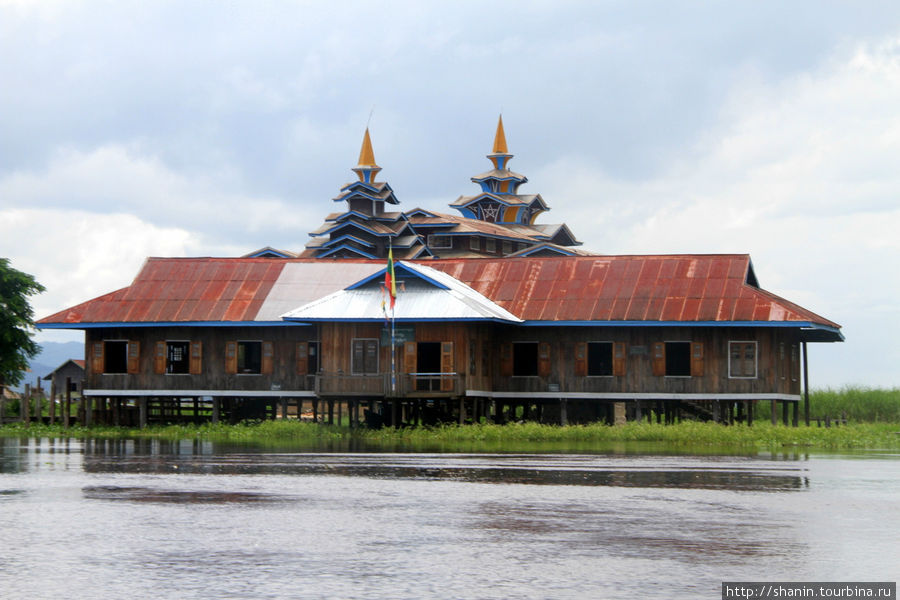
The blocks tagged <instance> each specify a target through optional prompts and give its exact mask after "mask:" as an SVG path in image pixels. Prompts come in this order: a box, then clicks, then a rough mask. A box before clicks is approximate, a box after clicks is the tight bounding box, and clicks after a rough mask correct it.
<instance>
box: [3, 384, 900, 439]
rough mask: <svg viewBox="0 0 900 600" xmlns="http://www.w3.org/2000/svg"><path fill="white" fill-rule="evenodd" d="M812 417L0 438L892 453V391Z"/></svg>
mask: <svg viewBox="0 0 900 600" xmlns="http://www.w3.org/2000/svg"><path fill="white" fill-rule="evenodd" d="M810 403H811V406H812V410H811V414H812V416H813V418H815V417H824V416H825V415H829V416H831V417H833V418H836V417H839V416H841V414H842V413H845V414H846V415H847V418H848V420H849V423H850V424H849V425H847V426H841V427H831V428H825V427H816V425H815V422H813V425H812V426H811V427H805V426H801V427H797V428H793V427H784V426H781V425H778V426H775V427H772V426H771V425H770V424H769V413H768V407H769V405H768V403H767V402H760V403H758V406H757V411H756V416H757V420H756V422H755V424H754V425H753V427H747V426H745V425H735V426H730V427H726V426H724V425H718V424H715V423H699V422H693V421H685V422H681V423H678V424H676V425H668V426H667V425H657V424H651V423H647V422H642V423H628V424H626V425H625V426H622V427H609V426H607V425H601V424H593V425H570V426H567V427H558V426H553V425H541V424H538V423H521V424H510V425H490V424H482V425H468V426H457V425H446V426H442V427H433V428H429V427H420V428H407V429H380V430H366V429H358V430H351V429H349V428H347V427H341V426H326V425H317V424H314V423H305V422H303V423H301V422H297V421H293V420H288V421H264V422H261V423H243V424H239V425H222V424H218V425H213V424H206V425H200V426H193V425H170V426H161V427H150V428H147V429H143V430H142V429H129V428H117V427H102V426H98V427H91V428H83V427H73V428H71V429H64V428H62V426H60V425H55V426H46V425H38V424H36V423H32V424H30V425H24V424H21V423H15V424H9V425H5V426H2V427H0V436H28V437H57V438H63V437H71V438H98V439H102V438H156V439H166V440H184V439H201V440H209V441H213V442H222V443H236V444H256V445H266V446H272V447H274V446H296V447H299V446H306V447H325V446H328V445H332V446H333V447H350V446H353V447H363V446H364V447H367V448H372V449H379V448H382V449H390V450H404V449H409V450H429V449H431V450H443V451H478V450H508V451H513V450H514V451H527V450H529V449H555V450H566V449H573V450H590V449H592V448H601V447H605V446H609V445H610V444H619V445H621V444H626V445H628V444H632V445H637V444H645V443H649V444H663V445H666V446H667V447H678V448H702V449H707V450H708V449H713V448H722V449H727V448H735V449H743V450H746V449H754V448H758V449H777V448H786V447H797V448H821V449H852V448H878V449H897V448H900V389H897V388H894V389H877V388H866V387H859V386H856V387H844V388H840V389H824V390H815V391H813V393H811V394H810Z"/></svg>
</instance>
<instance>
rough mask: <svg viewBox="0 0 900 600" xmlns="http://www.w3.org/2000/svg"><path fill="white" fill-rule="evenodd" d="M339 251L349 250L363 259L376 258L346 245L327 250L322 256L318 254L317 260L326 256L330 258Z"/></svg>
mask: <svg viewBox="0 0 900 600" xmlns="http://www.w3.org/2000/svg"><path fill="white" fill-rule="evenodd" d="M341 250H350V251H352V252H355V253H356V254H359V255H360V256H362V257H364V258H378V257H377V256H375V255H374V254H369V253H368V252H363V251H362V250H360V249H359V248H355V247H353V246H349V245H347V244H341V245H340V246H337V247H336V248H331V249H329V250H328V252H323V253H322V254H320V255H319V258H324V257H326V256H330V255H332V254H334V253H335V252H339V251H341Z"/></svg>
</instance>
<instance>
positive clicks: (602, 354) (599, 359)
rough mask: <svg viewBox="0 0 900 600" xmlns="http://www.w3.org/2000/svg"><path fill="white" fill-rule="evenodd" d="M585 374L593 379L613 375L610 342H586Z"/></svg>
mask: <svg viewBox="0 0 900 600" xmlns="http://www.w3.org/2000/svg"><path fill="white" fill-rule="evenodd" d="M587 374H588V375H590V376H593V377H608V376H611V375H612V374H613V345H612V342H588V345H587Z"/></svg>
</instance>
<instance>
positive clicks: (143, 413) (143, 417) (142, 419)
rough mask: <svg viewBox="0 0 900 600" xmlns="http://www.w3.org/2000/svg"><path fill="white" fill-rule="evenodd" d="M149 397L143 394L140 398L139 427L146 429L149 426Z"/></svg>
mask: <svg viewBox="0 0 900 600" xmlns="http://www.w3.org/2000/svg"><path fill="white" fill-rule="evenodd" d="M147 402H148V400H147V397H146V396H141V397H140V398H139V399H138V427H140V428H141V429H144V428H146V427H147Z"/></svg>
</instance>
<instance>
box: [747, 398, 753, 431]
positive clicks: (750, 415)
mask: <svg viewBox="0 0 900 600" xmlns="http://www.w3.org/2000/svg"><path fill="white" fill-rule="evenodd" d="M747 427H753V400H747Z"/></svg>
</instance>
